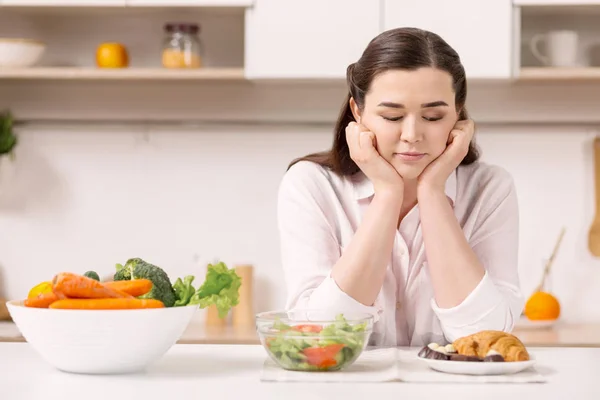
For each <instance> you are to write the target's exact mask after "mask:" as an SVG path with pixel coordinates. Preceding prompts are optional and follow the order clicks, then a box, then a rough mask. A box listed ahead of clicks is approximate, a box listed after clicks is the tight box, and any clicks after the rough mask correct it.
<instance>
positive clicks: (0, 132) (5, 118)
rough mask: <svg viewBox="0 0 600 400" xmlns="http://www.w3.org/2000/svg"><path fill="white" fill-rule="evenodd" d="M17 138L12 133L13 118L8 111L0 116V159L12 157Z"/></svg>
mask: <svg viewBox="0 0 600 400" xmlns="http://www.w3.org/2000/svg"><path fill="white" fill-rule="evenodd" d="M16 146H17V137H16V136H15V134H14V133H13V118H12V115H11V113H10V112H9V111H5V112H3V113H1V114H0V157H1V156H3V155H5V154H8V155H11V156H14V153H13V150H14V149H15V147H16Z"/></svg>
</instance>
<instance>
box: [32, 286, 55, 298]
mask: <svg viewBox="0 0 600 400" xmlns="http://www.w3.org/2000/svg"><path fill="white" fill-rule="evenodd" d="M43 293H52V282H42V283H39V284H37V285H35V286H34V287H32V288H31V290H30V291H29V293H28V294H27V298H28V299H33V298H34V297H37V296H39V295H40V294H43Z"/></svg>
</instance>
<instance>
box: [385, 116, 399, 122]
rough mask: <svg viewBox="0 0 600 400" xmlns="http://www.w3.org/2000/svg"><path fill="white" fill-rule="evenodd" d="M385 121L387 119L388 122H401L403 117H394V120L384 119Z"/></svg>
mask: <svg viewBox="0 0 600 400" xmlns="http://www.w3.org/2000/svg"><path fill="white" fill-rule="evenodd" d="M383 119H385V120H386V121H392V122H395V121H400V120H401V119H402V117H392V118H390V117H383Z"/></svg>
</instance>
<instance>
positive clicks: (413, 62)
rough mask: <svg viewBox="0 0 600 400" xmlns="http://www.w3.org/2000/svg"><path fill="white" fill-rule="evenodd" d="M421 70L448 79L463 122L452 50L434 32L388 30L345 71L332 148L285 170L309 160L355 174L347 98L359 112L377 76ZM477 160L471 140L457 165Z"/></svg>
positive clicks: (458, 66) (463, 90) (459, 75)
mask: <svg viewBox="0 0 600 400" xmlns="http://www.w3.org/2000/svg"><path fill="white" fill-rule="evenodd" d="M422 67H433V68H437V69H440V70H442V71H446V72H448V73H449V74H450V75H451V76H452V81H453V87H454V93H455V103H456V108H457V109H458V110H459V119H460V120H464V119H467V118H468V114H467V110H466V108H465V102H466V99H467V81H466V77H465V70H464V68H463V65H462V63H461V61H460V57H459V56H458V54H457V53H456V51H454V49H452V47H450V45H448V43H446V42H445V41H444V40H443V39H442V38H441V37H440V36H438V35H436V34H435V33H432V32H428V31H425V30H421V29H417V28H410V27H408V28H397V29H391V30H388V31H385V32H383V33H381V34H380V35H378V36H377V37H375V38H374V39H373V40H371V42H370V43H369V45H368V46H367V48H366V49H365V51H364V52H363V54H362V56H361V57H360V59H359V60H358V62H356V63H353V64H350V65H349V66H348V68H347V71H346V82H347V85H348V94H347V96H346V99H345V102H344V104H343V105H342V109H341V112H340V114H339V116H338V119H337V122H336V124H335V129H334V134H335V135H334V138H333V146H332V148H331V149H330V150H328V151H324V152H319V153H313V154H309V155H307V156H305V157H302V158H298V159H296V160H294V161H292V163H291V164H290V165H289V167H288V168H290V167H291V166H292V165H294V164H295V163H297V162H299V161H312V162H315V163H317V164H319V165H322V166H324V167H327V168H330V169H331V170H332V171H334V172H335V173H338V174H340V175H352V174H355V173H357V172H358V171H359V168H358V166H357V165H356V163H355V162H354V161H353V160H352V159H351V158H350V150H349V148H348V143H347V142H346V126H348V124H349V123H350V122H352V121H354V120H355V119H354V115H353V114H352V110H351V108H350V103H349V102H350V98H354V101H355V102H356V104H357V106H358V107H359V109H363V108H364V104H365V96H366V94H367V92H368V91H369V88H370V85H371V82H372V81H373V79H374V78H375V77H376V76H377V75H378V74H380V73H382V72H385V71H387V70H392V69H402V70H416V69H418V68H422ZM478 158H479V151H478V149H477V146H476V145H475V142H474V141H473V140H472V141H471V143H470V144H469V151H468V153H467V155H466V156H465V158H464V159H463V160H462V162H461V165H467V164H471V163H473V162H475V161H477V159H478Z"/></svg>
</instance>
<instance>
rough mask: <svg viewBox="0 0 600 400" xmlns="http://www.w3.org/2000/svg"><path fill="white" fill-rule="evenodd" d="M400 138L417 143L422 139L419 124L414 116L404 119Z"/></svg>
mask: <svg viewBox="0 0 600 400" xmlns="http://www.w3.org/2000/svg"><path fill="white" fill-rule="evenodd" d="M402 122H403V123H402V132H401V134H400V140H402V141H403V142H407V143H416V142H419V141H420V140H421V133H420V129H419V125H418V124H417V121H416V119H415V118H414V117H412V116H411V117H406V118H404V121H402Z"/></svg>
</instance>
